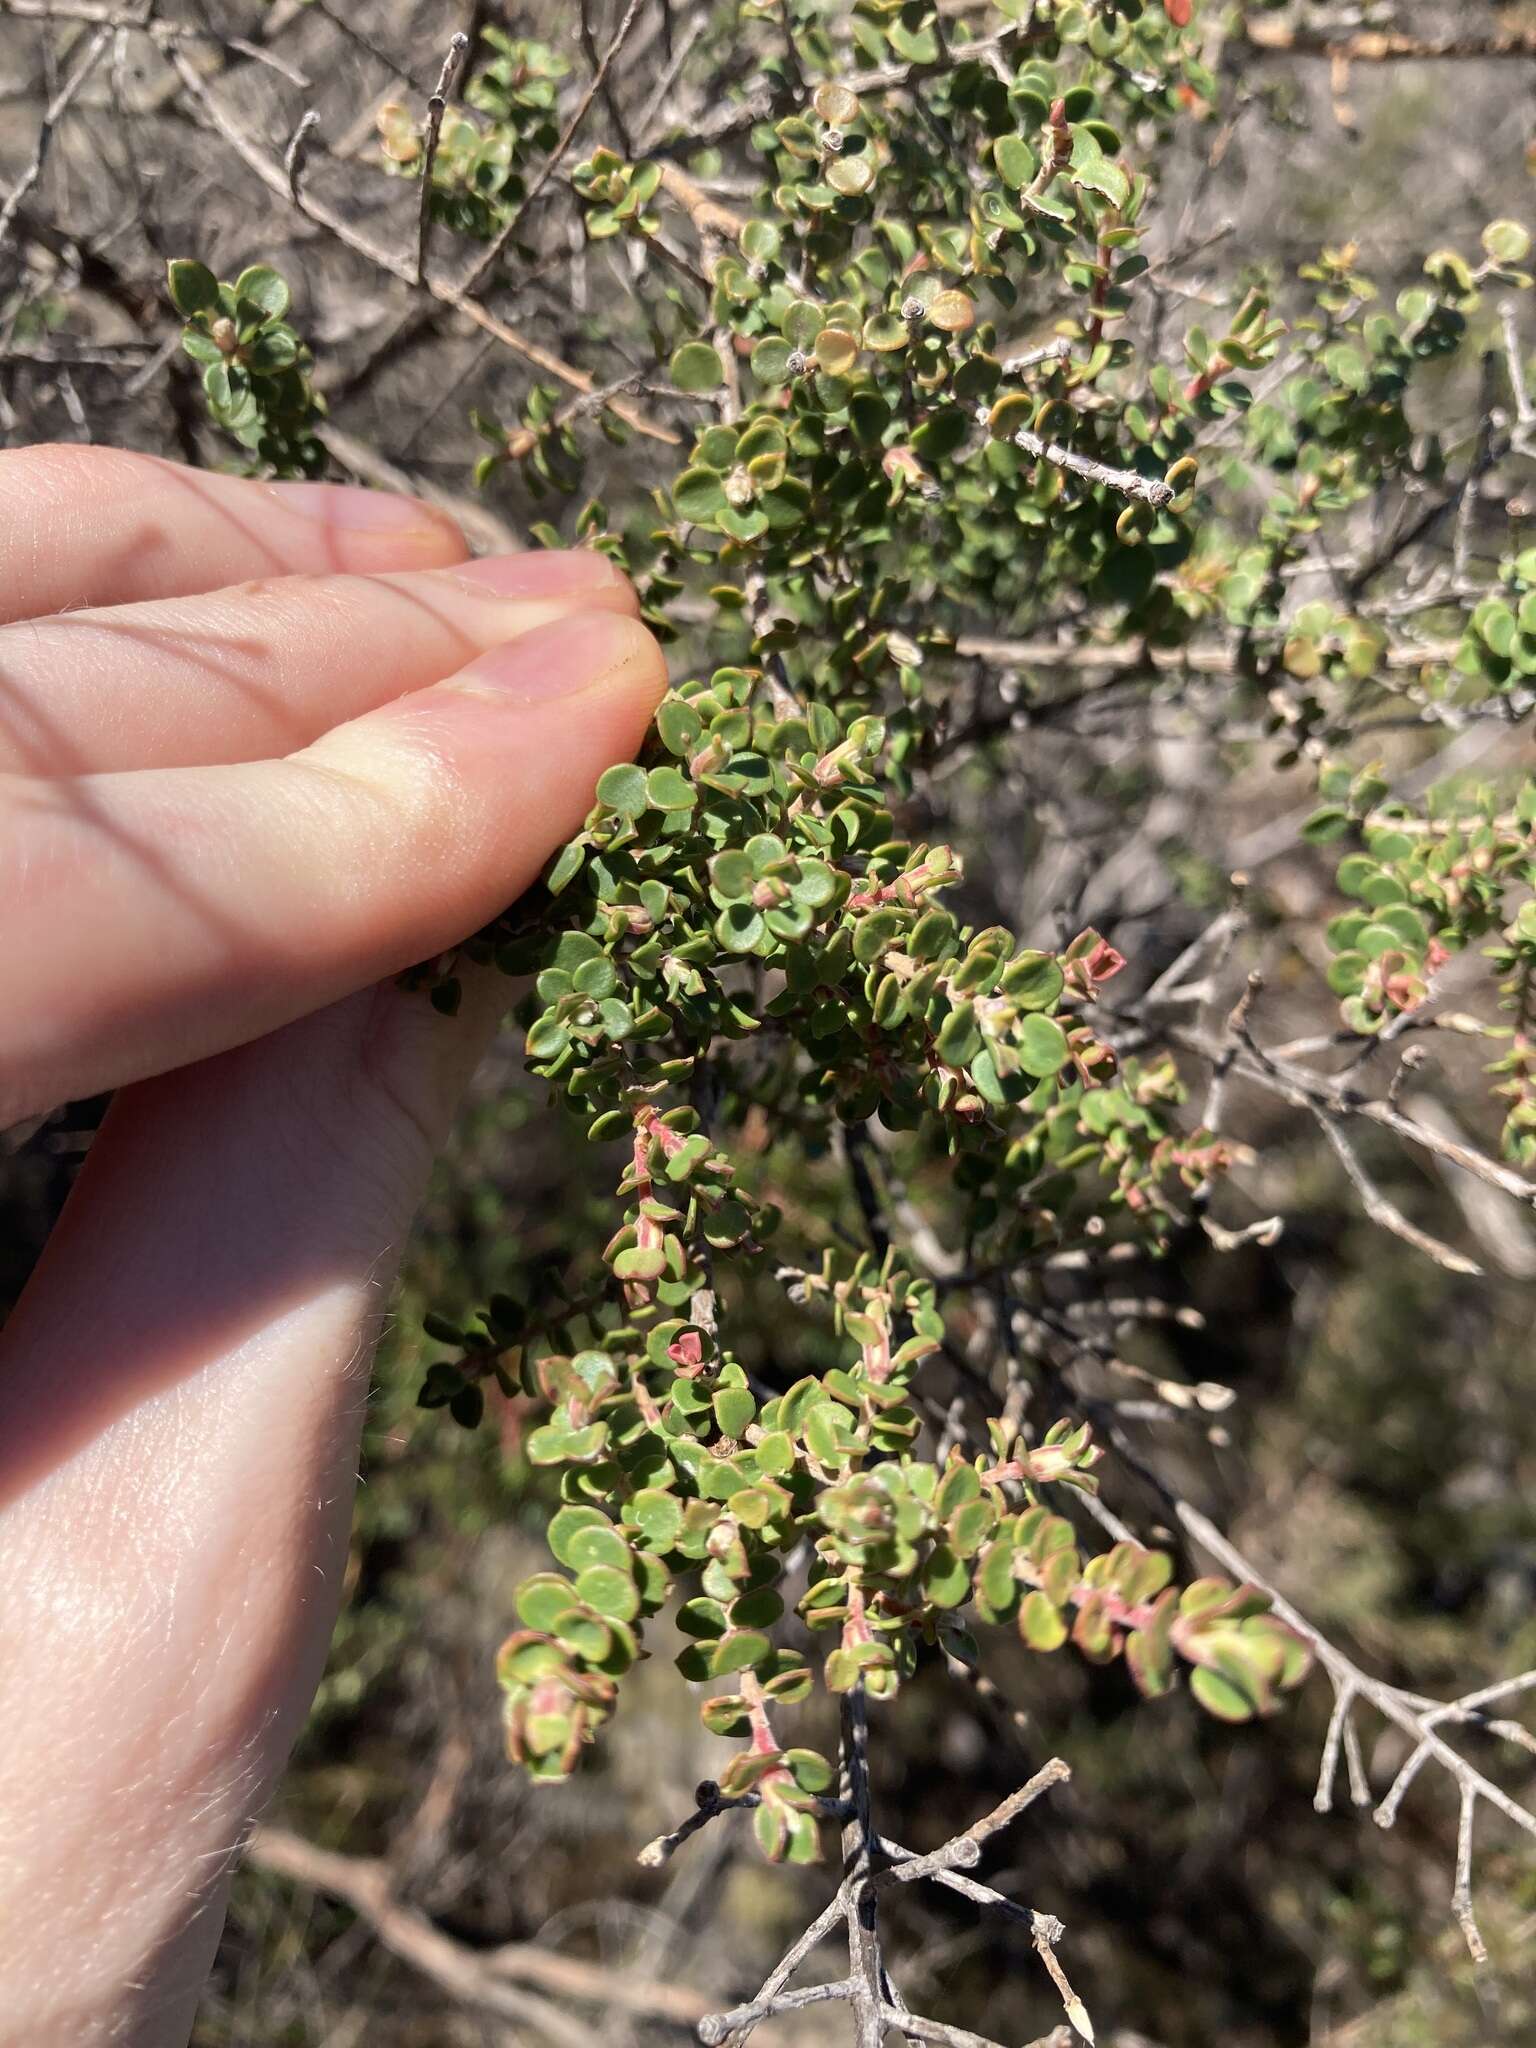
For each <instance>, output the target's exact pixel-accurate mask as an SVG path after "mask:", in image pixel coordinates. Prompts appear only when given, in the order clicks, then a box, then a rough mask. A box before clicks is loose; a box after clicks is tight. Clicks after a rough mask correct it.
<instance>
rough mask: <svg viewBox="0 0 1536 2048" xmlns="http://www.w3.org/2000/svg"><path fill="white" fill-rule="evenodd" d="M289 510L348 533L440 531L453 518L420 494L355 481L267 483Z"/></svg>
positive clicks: (449, 523) (269, 488)
mask: <svg viewBox="0 0 1536 2048" xmlns="http://www.w3.org/2000/svg"><path fill="white" fill-rule="evenodd" d="M267 489H268V490H269V491H275V492H277V493H278V495H279V497H280V498H281V499H282V502H283V503H284V504H285V505H287V506H288V507H289V508H290V509H291V510H292V511H295V512H300V513H302V514H303V515H304V516H305V517H306V518H308V519H316V520H318V521H319V522H320V523H321V525H323V526H334V527H340V528H343V529H344V530H345V531H346V532H348V533H392V534H403V533H439V532H441V531H442V530H443V528H444V527H450V528H451V526H452V522H451V521H450V520H449V519H448V518H447V517H446V516H445V515H444V514H443V513H441V512H438V511H435V510H434V509H433V507H432V506H430V505H423V504H422V502H421V501H420V499H419V498H400V497H396V496H395V495H394V493H393V492H391V491H370V490H367V489H364V488H363V487H362V486H361V485H354V484H298V483H280V484H268V486H267Z"/></svg>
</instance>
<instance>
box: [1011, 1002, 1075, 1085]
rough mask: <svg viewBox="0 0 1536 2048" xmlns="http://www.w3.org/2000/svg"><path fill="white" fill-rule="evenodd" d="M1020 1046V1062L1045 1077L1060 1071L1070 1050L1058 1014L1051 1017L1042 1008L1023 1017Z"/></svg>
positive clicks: (1031, 1071)
mask: <svg viewBox="0 0 1536 2048" xmlns="http://www.w3.org/2000/svg"><path fill="white" fill-rule="evenodd" d="M1016 1048H1017V1052H1018V1058H1019V1065H1020V1066H1021V1067H1022V1068H1023V1069H1024V1071H1025V1073H1026V1074H1034V1075H1035V1076H1036V1077H1037V1078H1038V1079H1039V1080H1042V1081H1044V1080H1049V1079H1050V1078H1051V1076H1052V1075H1054V1074H1058V1073H1060V1071H1061V1069H1062V1068H1063V1067H1064V1066H1065V1065H1066V1063H1067V1058H1068V1053H1069V1048H1068V1046H1067V1034H1066V1033H1065V1031H1063V1030H1062V1028H1061V1026H1060V1025H1059V1024H1058V1023H1057V1022H1056V1019H1055V1018H1054V1017H1047V1016H1045V1015H1043V1014H1042V1013H1041V1012H1040V1011H1038V1010H1034V1011H1031V1012H1030V1014H1029V1015H1028V1016H1027V1017H1024V1018H1022V1019H1021V1020H1020V1023H1019V1026H1018V1031H1017V1033H1016Z"/></svg>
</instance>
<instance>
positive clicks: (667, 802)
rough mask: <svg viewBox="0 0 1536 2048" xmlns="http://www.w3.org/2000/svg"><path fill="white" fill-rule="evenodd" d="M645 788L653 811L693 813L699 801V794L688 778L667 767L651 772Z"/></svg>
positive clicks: (646, 779) (647, 777)
mask: <svg viewBox="0 0 1536 2048" xmlns="http://www.w3.org/2000/svg"><path fill="white" fill-rule="evenodd" d="M645 787H646V795H647V797H648V799H649V802H650V806H651V809H652V810H656V811H691V810H692V809H693V807H694V805H695V804H696V803H697V802H698V800H699V792H698V791H697V790H696V789H695V788H694V786H693V784H692V783H691V782H690V781H689V780H688V778H687V776H685V775H680V774H679V773H678V771H677V770H676V769H675V768H671V767H667V766H665V765H663V766H662V767H660V768H653V769H652V770H651V771H650V773H649V774H648V775H647V776H646V778H645Z"/></svg>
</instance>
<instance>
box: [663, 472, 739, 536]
mask: <svg viewBox="0 0 1536 2048" xmlns="http://www.w3.org/2000/svg"><path fill="white" fill-rule="evenodd" d="M672 502H673V504H674V505H675V506H676V507H677V509H678V512H679V513H680V515H681V516H682V517H683V518H684V519H690V520H692V521H693V523H694V524H695V525H696V526H702V525H706V524H707V523H708V522H709V521H710V520H711V519H714V518H716V517H717V516H718V514H720V513H721V512H723V511H724V510H725V505H726V497H725V485H724V484H723V483H722V482H721V480H720V477H719V475H718V474H717V472H716V471H714V470H712V469H685V470H684V471H683V473H682V475H681V476H680V477H679V478H678V479H677V481H676V483H675V484H673V486H672Z"/></svg>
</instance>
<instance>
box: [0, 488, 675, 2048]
mask: <svg viewBox="0 0 1536 2048" xmlns="http://www.w3.org/2000/svg"><path fill="white" fill-rule="evenodd" d="M0 535H3V536H4V544H3V546H0V1127H4V1126H6V1125H8V1124H11V1123H14V1122H17V1121H19V1120H20V1119H22V1118H25V1117H28V1116H32V1115H35V1114H37V1113H39V1112H41V1111H43V1110H45V1109H47V1108H49V1107H50V1106H52V1105H54V1104H56V1103H59V1102H63V1101H67V1100H70V1099H73V1098H78V1097H81V1096H85V1095H90V1094H94V1093H97V1092H99V1091H101V1090H104V1089H108V1088H112V1089H116V1090H117V1091H118V1092H117V1094H116V1096H115V1098H114V1101H113V1104H112V1107H111V1109H110V1111H109V1113H108V1116H107V1119H106V1122H105V1125H104V1127H103V1129H102V1131H101V1133H100V1135H99V1137H98V1139H97V1141H96V1143H95V1145H94V1146H93V1148H92V1150H91V1153H90V1155H89V1158H88V1160H87V1162H86V1165H85V1168H84V1171H83V1173H82V1175H81V1178H80V1182H79V1185H78V1186H77V1188H76V1190H75V1192H74V1194H73V1196H72V1197H71V1199H70V1201H69V1203H68V1205H67V1207H66V1209H65V1212H64V1215H63V1217H62V1219H61V1220H60V1222H59V1224H58V1226H57V1228H56V1230H55V1231H54V1233H53V1236H52V1238H51V1240H50V1242H49V1244H48V1247H47V1250H46V1252H45V1254H44V1257H43V1260H42V1262H41V1264H40V1266H39V1268H38V1271H37V1272H36V1274H35V1275H34V1277H33V1279H32V1282H31V1284H30V1286H29V1287H28V1290H27V1292H26V1294H25V1295H24V1297H23V1299H22V1301H21V1303H20V1305H19V1306H18V1308H17V1309H16V1311H15V1313H14V1314H13V1315H12V1317H11V1319H10V1321H9V1322H8V1324H7V1325H6V1326H5V1328H4V1330H3V1331H0V1738H3V1739H0V2044H3V2048H13V2044H15V2048H21V2044H25V2048H98V2044H106V2043H113V2044H121V2043H128V2044H131V2048H181V2044H183V2043H184V2042H185V2041H186V2040H187V2037H188V2034H189V2032H190V2029H191V2025H192V2018H193V2013H194V2010H195V2007H196V2003H197V1998H198V1995H199V1991H200V1989H201V1986H202V1983H203V1980H204V1977H205V1975H206V1972H207V1969H208V1965H209V1962H210V1959H211V1957H212V1954H213V1950H214V1947H215V1944H216V1942H217V1939H218V1933H219V1928H220V1925H221V1924H222V1920H223V1916H224V1905H225V1895H226V1889H227V1885H228V1878H229V1872H230V1868H231V1865H232V1862H233V1860H234V1856H235V1852H236V1850H237V1845H238V1844H239V1842H240V1839H241V1837H242V1834H243V1831H244V1830H245V1828H246V1827H247V1825H248V1823H249V1820H250V1818H251V1816H252V1815H253V1814H254V1813H256V1812H257V1811H259V1809H260V1808H261V1806H262V1805H263V1803H264V1802H265V1801H266V1799H267V1797H268V1796H269V1794H270V1792H271V1789H272V1787H273V1784H274V1783H275V1781H276V1779H277V1776H278V1775H279V1773H280V1772H281V1769H282V1766H283V1762H284V1760H285V1758H286V1756H287V1754H288V1750H289V1747H290V1745H291V1743H292V1741H293V1739H294V1736H295V1735H296V1733H297V1731H298V1729H299V1726H300V1724H301V1722H302V1720H303V1717H304V1713H305V1711H306V1708H307V1706H308V1704H309V1700H310V1697H311V1695H312V1692H313V1689H314V1686H315V1683H316V1680H317V1678H318V1676H319V1673H320V1669H321V1665H322V1662H323V1659H324V1655H325V1648H326V1642H327V1639H328V1637H329V1634H330V1629H331V1625H332V1621H333V1618H334V1614H335V1608H336V1602H337V1598H338V1593H339V1587H340V1581H341V1568H342V1565H343V1562H344V1559H345V1552H346V1542H347V1528H348V1521H349V1516H350V1511H351V1502H352V1492H353V1484H354V1479H355V1475H356V1460H357V1444H358V1433H359V1427H360V1422H361V1417H362V1412H363V1405H364V1402H365V1399H366V1394H367V1384H368V1367H369V1361H370V1359H371V1356H372V1351H373V1346H374V1341H375V1337H376V1334H377V1330H378V1325H379V1320H380V1317H381V1315H382V1314H383V1312H384V1310H385V1307H386V1306H387V1301H388V1295H389V1287H390V1282H391V1278H392V1275H393V1272H394V1267H395V1262H396V1259H397V1257H398V1254H399V1250H400V1246H401V1242H402V1239H403V1238H404V1235H405V1233H406V1231H407V1229H408V1226H409V1223H410V1219H411V1216H412V1213H413V1211H414V1209H415V1206H416V1203H417V1200H418V1198H419V1195H420V1191H421V1187H422V1184H423V1181H424V1179H425V1176H426V1173H427V1169H428V1167H429V1165H430V1163H431V1160H432V1157H433V1154H434V1152H435V1150H436V1149H437V1147H438V1145H439V1144H440V1142H441V1139H442V1137H443V1135H444V1133H445V1131H446V1129H447V1127H448V1124H449V1122H450V1120H451V1118H452V1115H453V1110H454V1106H455V1103H456V1102H457V1100H458V1098H459V1095H460V1093H461V1091H462V1089H463V1087H464V1086H465V1084H466V1082H467V1080H468V1078H469V1076H470V1074H471V1073H472V1071H473V1068H474V1065H475V1063H476V1060H477V1058H478V1056H479V1054H480V1052H481V1051H482V1050H483V1049H484V1046H485V1044H486V1042H487V1040H488V1038H489V1036H490V1033H491V1031H492V1030H493V1029H494V1025H495V1021H496V1017H497V1015H498V1009H499V1005H500V1003H501V1001H502V1000H503V997H504V993H505V984H504V983H498V980H497V977H494V976H491V975H489V974H487V975H485V976H484V977H483V978H480V979H476V978H474V977H471V978H470V980H469V981H468V983H467V984H466V995H465V1002H464V1006H463V1011H462V1013H461V1015H460V1016H459V1017H458V1018H456V1019H452V1020H450V1019H447V1018H444V1017H442V1016H439V1015H438V1014H437V1013H436V1012H434V1011H433V1010H432V1009H431V1008H430V1007H429V1006H428V1005H427V1003H426V1002H425V1000H424V999H423V998H422V997H420V996H410V995H407V994H404V993H402V992H401V991H400V990H399V989H398V988H397V987H395V986H394V984H393V980H392V977H393V976H394V975H396V974H397V973H398V972H399V970H401V969H403V968H405V967H407V966H410V965H411V964H413V963H414V962H416V961H419V960H422V959H425V958H428V957H430V956H432V955H434V954H436V953H438V952H440V951H441V950H442V949H444V948H446V947H449V946H451V945H453V944H454V943H455V942H456V941H457V940H459V939H461V938H463V937H464V936H465V934H467V933H469V932H472V931H473V930H475V929H476V928H477V927H478V926H479V925H481V924H482V923H484V922H485V921H486V920H488V919H489V918H491V917H492V916H494V915H495V914H496V913H497V912H498V911H499V910H500V909H501V908H503V907H504V906H505V905H506V904H507V903H508V902H510V901H511V900H512V899H513V898H515V897H516V896H517V895H518V893H519V892H520V891H521V890H522V889H523V888H525V887H526V886H527V885H528V884H529V883H530V882H531V881H532V880H533V879H534V878H535V876H536V875H537V873H538V871H539V869H540V867H541V866H542V864H543V862H544V861H545V860H546V858H547V857H548V855H549V853H550V852H551V850H552V849H553V848H554V847H555V846H556V845H557V844H559V842H560V841H561V840H562V839H564V838H566V837H568V836H569V834H570V833H571V832H572V831H574V830H575V829H577V827H578V826H579V824H580V822H581V819H582V817H583V816H584V814H585V812H586V810H587V808H588V806H589V805H590V803H591V800H592V792H593V787H594V784H595V782H596V780H597V777H598V775H599V774H600V773H601V771H602V769H603V768H604V767H606V766H607V765H608V764H609V763H610V762H613V761H617V760H619V759H622V758H624V757H625V756H627V755H628V754H630V753H632V752H633V750H634V749H635V747H636V746H637V745H638V743H639V741H640V738H641V736H642V734H643V732H644V729H645V726H646V723H647V721H648V719H649V717H650V714H651V712H652V710H653V708H654V706H655V703H656V700H657V698H658V697H659V695H660V693H661V691H662V689H663V688H664V686H665V674H664V669H663V664H662V660H661V656H660V653H659V651H658V650H657V648H656V645H655V643H654V642H653V641H652V639H651V638H650V636H649V634H647V633H646V632H645V630H644V629H643V628H642V627H641V626H640V624H639V623H638V621H637V619H636V617H635V602H634V597H633V594H632V592H631V591H630V589H629V587H628V585H627V584H626V583H625V582H624V581H623V580H622V578H621V577H619V576H618V575H617V574H616V573H614V572H613V571H611V570H610V569H609V568H608V567H607V566H606V565H605V564H604V563H603V562H602V561H601V560H600V559H599V558H597V557H596V556H594V555H592V554H590V553H579V554H576V555H568V556H558V555H551V556H537V555H526V556H517V557H503V558H499V559H498V560H497V561H495V562H493V563H491V564H485V563H479V564H475V565H474V567H473V569H472V570H470V571H469V572H468V573H466V568H467V550H466V548H465V546H464V542H463V539H462V537H461V536H460V534H459V533H458V531H457V530H456V528H455V527H454V526H453V525H452V524H451V522H449V521H448V520H446V519H444V518H442V517H440V516H438V515H436V514H433V513H430V512H428V511H426V510H425V509H424V508H423V507H421V506H420V505H416V504H412V503H409V502H407V501H405V500H401V499H392V498H388V497H385V496H383V495H381V494H378V493H374V492H362V491H356V490H350V489H344V488H341V487H335V486H324V485H295V486H269V485H265V484H260V483H253V482H246V481H243V480H237V479H233V478H225V477H216V476H210V475H204V474H200V473H194V472H190V471H186V470H182V469H178V468H175V467H173V466H172V465H170V464H166V463H160V462H156V461H153V460H151V459H149V458H147V457H143V456H131V455H126V454H122V453H117V452H114V451H110V450H104V449H86V448H32V449H26V450H21V451H18V452H16V453H12V454H7V455H0Z"/></svg>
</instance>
